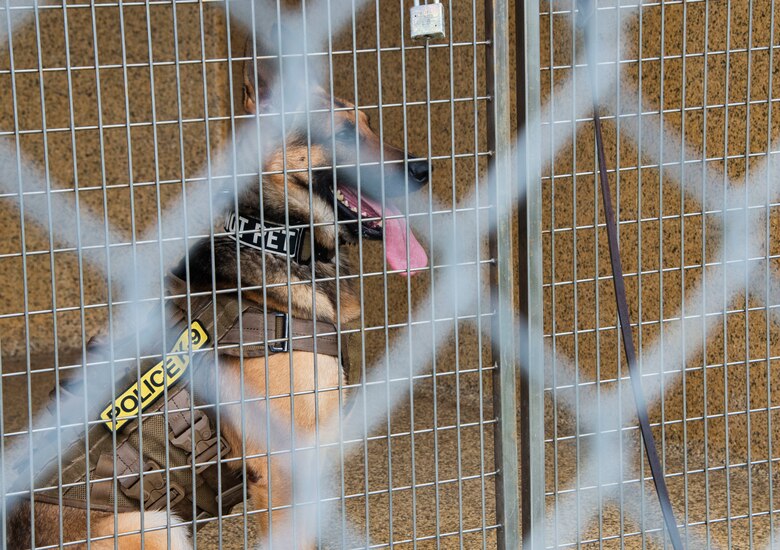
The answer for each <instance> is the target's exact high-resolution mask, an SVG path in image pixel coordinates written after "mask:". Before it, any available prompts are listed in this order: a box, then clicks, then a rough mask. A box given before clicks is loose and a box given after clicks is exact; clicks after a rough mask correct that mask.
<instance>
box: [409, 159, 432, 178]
mask: <svg viewBox="0 0 780 550" xmlns="http://www.w3.org/2000/svg"><path fill="white" fill-rule="evenodd" d="M409 175H410V176H412V177H413V178H414V179H415V180H417V182H418V183H425V182H427V181H428V178H429V177H430V172H429V170H428V159H419V158H410V159H409Z"/></svg>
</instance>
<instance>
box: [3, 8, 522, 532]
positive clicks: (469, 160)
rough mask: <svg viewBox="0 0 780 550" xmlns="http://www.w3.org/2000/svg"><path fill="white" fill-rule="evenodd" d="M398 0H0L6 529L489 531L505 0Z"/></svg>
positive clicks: (493, 505)
mask: <svg viewBox="0 0 780 550" xmlns="http://www.w3.org/2000/svg"><path fill="white" fill-rule="evenodd" d="M494 4H495V3H494ZM408 8H409V6H408V5H407V3H405V2H397V3H389V2H388V3H385V2H383V3H381V4H380V3H378V2H376V3H369V2H360V1H357V2H355V1H353V2H319V3H307V2H302V3H300V2H289V3H274V2H227V3H225V2H218V1H201V2H193V1H188V0H184V1H179V0H176V1H174V2H168V1H166V2H121V1H120V2H84V3H79V2H62V3H37V2H36V3H32V4H30V3H27V2H7V3H5V4H4V5H3V6H2V7H0V28H2V31H0V38H1V39H2V48H1V49H0V89H2V93H0V98H2V99H1V100H0V166H2V176H0V179H1V180H2V182H1V183H0V185H2V187H0V209H2V212H3V216H4V219H5V220H6V223H5V224H3V229H2V232H3V233H2V238H0V243H2V244H1V245H0V246H2V250H0V265H2V271H3V272H4V282H5V284H4V285H3V290H2V292H1V293H0V303H2V310H1V311H0V327H1V328H2V352H3V355H2V376H1V377H0V380H2V405H1V406H0V409H1V411H0V412H1V413H2V418H1V420H0V422H2V438H0V461H1V462H2V464H3V477H2V480H1V483H0V486H1V487H2V492H3V494H4V501H3V506H2V515H3V518H2V525H3V527H2V533H3V536H2V541H3V542H4V544H5V546H6V547H8V548H15V547H20V548H21V547H29V546H31V545H32V546H34V547H36V548H59V547H68V546H70V547H81V546H80V545H84V546H86V547H91V548H102V547H119V548H122V547H136V546H135V545H140V546H141V547H146V548H165V547H169V548H187V547H190V545H191V546H194V547H198V546H200V547H203V548H213V547H217V546H219V547H224V548H233V547H235V548H241V547H244V548H246V547H254V546H255V545H257V544H261V543H263V542H266V543H271V544H272V545H273V547H282V548H283V547H296V548H298V547H308V546H313V545H316V544H319V545H322V546H329V547H355V548H362V547H368V546H371V547H383V546H390V545H396V544H398V545H410V546H415V547H416V546H436V547H439V546H441V545H445V546H450V545H452V546H460V547H492V546H495V545H496V544H497V540H498V534H497V533H498V531H499V528H500V527H501V520H500V518H499V517H498V515H497V499H498V500H501V498H502V497H501V495H500V494H499V495H498V496H497V492H496V487H497V486H498V485H497V481H498V480H499V478H500V477H501V475H500V472H501V471H502V470H501V468H500V464H501V460H500V459H497V458H496V457H495V456H494V439H495V434H496V431H497V430H499V431H500V430H506V431H507V432H508V433H511V432H513V431H514V422H506V423H504V424H501V423H500V422H499V417H498V416H497V413H496V412H494V405H495V403H494V390H495V391H496V392H497V393H496V395H498V396H499V397H498V401H501V395H502V394H501V392H500V387H501V385H500V384H499V383H494V376H495V374H496V372H497V367H496V365H495V362H494V359H493V354H492V351H491V345H492V344H495V343H496V342H497V338H494V337H493V335H492V326H493V325H494V324H495V322H496V318H497V316H498V313H497V311H496V308H495V306H494V299H495V291H494V290H493V289H492V288H491V284H490V282H491V278H492V277H493V276H494V274H493V271H494V269H495V268H494V264H495V259H496V254H497V252H496V246H491V238H490V235H491V234H492V232H493V229H492V228H494V227H495V223H496V219H497V216H498V212H499V210H501V209H500V208H497V206H496V205H497V202H496V191H495V189H496V188H495V187H494V186H491V185H489V178H488V161H489V159H490V157H491V156H492V155H493V154H494V153H495V151H496V147H495V143H496V137H495V136H496V135H497V130H496V128H497V127H501V128H503V129H502V130H501V132H502V134H501V136H502V138H501V139H502V140H503V141H502V143H501V144H500V146H501V147H503V148H506V147H507V146H508V132H507V131H506V128H507V127H508V126H507V125H508V114H509V113H508V105H509V104H508V96H507V95H506V94H507V92H508V78H507V73H506V71H507V70H508V66H507V61H508V59H504V61H503V64H502V65H501V66H500V67H498V71H499V82H500V83H501V85H502V90H503V91H502V92H500V94H503V99H502V101H504V104H503V107H502V109H504V111H499V112H497V111H496V107H495V106H494V105H491V104H489V101H488V100H489V99H491V98H492V99H493V100H495V99H496V94H495V89H494V88H495V83H494V82H491V81H490V80H489V78H488V76H489V75H490V76H494V75H495V74H496V67H495V62H494V57H495V56H494V55H493V54H492V53H491V52H492V50H491V49H490V48H489V47H488V46H489V44H490V43H491V41H494V40H495V39H496V37H495V36H491V35H490V33H492V32H493V31H494V29H498V32H500V33H506V32H507V28H508V27H507V25H506V21H507V20H508V19H507V16H508V13H509V9H508V4H504V3H498V4H496V5H492V7H491V9H485V5H484V4H483V3H481V2H476V1H475V2H463V3H458V4H457V5H452V6H449V5H448V6H446V8H448V9H446V10H443V11H442V13H443V14H444V17H445V18H444V20H443V29H444V31H445V36H446V37H445V38H436V39H434V40H431V41H424V42H417V41H412V40H411V39H410V29H409V24H410V23H409V21H410V20H409V11H408ZM496 9H497V10H498V11H499V13H498V14H496V13H495V12H494V10H496ZM494 17H500V18H501V23H500V24H499V25H493V24H491V21H492V20H493V19H494ZM498 39H499V40H500V42H501V43H505V44H509V37H508V35H507V36H502V35H499V36H498ZM504 53H506V51H505V52H504ZM510 204H511V203H510ZM502 246H505V245H503V244H501V245H499V246H498V249H499V250H500V253H501V254H502V255H503V257H511V255H510V256H507V249H503V250H502V249H501V247H502ZM508 276H510V277H511V273H509V274H508ZM513 372H514V371H511V370H510V374H512V373H513ZM512 395H513V388H512ZM515 463H516V461H515ZM515 474H516V472H515ZM508 483H509V486H510V487H511V486H512V484H514V485H515V494H516V484H517V476H516V475H510V476H509V477H508ZM503 486H507V485H506V484H504V485H503ZM499 492H500V491H499ZM236 503H237V505H236ZM85 510H90V512H89V513H87V512H85Z"/></svg>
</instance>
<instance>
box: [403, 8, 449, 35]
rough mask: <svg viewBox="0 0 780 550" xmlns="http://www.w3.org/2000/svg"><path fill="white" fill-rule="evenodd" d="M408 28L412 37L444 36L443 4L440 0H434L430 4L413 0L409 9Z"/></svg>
mask: <svg viewBox="0 0 780 550" xmlns="http://www.w3.org/2000/svg"><path fill="white" fill-rule="evenodd" d="M426 2H427V0H426ZM409 29H410V30H411V34H412V38H417V39H423V38H424V39H426V40H427V39H431V38H444V36H445V35H444V4H442V3H441V2H440V0H434V1H433V3H432V4H427V3H426V4H420V0H414V6H412V8H411V10H410V11H409Z"/></svg>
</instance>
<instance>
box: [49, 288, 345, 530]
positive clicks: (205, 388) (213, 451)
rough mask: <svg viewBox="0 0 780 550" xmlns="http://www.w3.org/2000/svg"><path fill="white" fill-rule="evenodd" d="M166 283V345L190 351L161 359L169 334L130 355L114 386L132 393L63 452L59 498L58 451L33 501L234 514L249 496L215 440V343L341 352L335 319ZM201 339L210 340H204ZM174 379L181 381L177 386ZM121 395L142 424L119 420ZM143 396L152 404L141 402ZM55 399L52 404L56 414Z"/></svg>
mask: <svg viewBox="0 0 780 550" xmlns="http://www.w3.org/2000/svg"><path fill="white" fill-rule="evenodd" d="M167 283H168V284H167V286H168V289H169V291H170V292H171V294H172V295H173V296H170V297H169V298H167V299H166V302H167V304H166V307H167V310H166V321H167V323H168V326H169V329H168V330H167V332H166V337H165V341H166V344H167V346H168V347H169V349H170V345H171V342H176V343H177V345H179V346H180V347H183V348H184V350H183V351H182V350H179V349H177V348H176V347H174V350H175V351H174V350H171V351H169V352H168V353H167V354H166V355H167V358H166V357H163V356H161V355H159V350H160V349H162V340H163V338H162V335H160V336H161V338H160V339H159V341H158V342H156V343H155V344H156V347H154V346H149V347H148V348H145V349H154V350H155V352H156V353H157V355H152V356H145V357H144V359H143V360H142V361H141V364H140V367H138V363H137V362H136V361H133V362H132V366H133V368H132V369H127V370H126V372H125V375H124V376H122V377H120V378H118V379H117V383H116V387H117V388H118V389H119V390H122V389H125V388H126V389H125V392H124V393H121V394H117V397H115V399H114V400H112V403H110V404H108V407H107V408H105V410H104V411H103V414H104V416H100V415H98V414H97V413H98V411H99V410H100V409H94V407H93V408H92V409H90V412H89V415H90V420H91V421H92V420H99V419H100V418H103V419H106V420H105V422H102V423H99V424H95V425H93V426H92V427H91V428H90V429H89V431H88V444H89V445H88V451H87V449H86V447H87V446H86V445H85V442H84V438H83V437H82V438H79V441H77V442H76V443H74V444H73V445H71V446H70V447H69V448H68V449H67V450H65V451H64V452H63V457H62V462H61V463H62V465H63V467H62V474H61V476H62V477H61V488H62V498H60V496H59V490H58V488H57V486H58V485H60V478H59V475H58V468H57V466H58V460H57V457H54V458H53V459H52V460H51V461H50V462H49V463H48V464H47V466H46V467H45V468H44V470H43V471H44V474H43V476H39V479H40V480H41V481H45V483H42V484H38V486H39V487H41V486H43V487H50V488H49V489H46V490H43V491H36V494H35V500H36V501H40V502H47V503H51V504H58V505H64V506H74V507H79V508H87V504H89V509H91V510H101V511H105V512H114V510H116V511H118V512H127V511H137V510H139V509H140V507H141V501H142V502H143V508H144V510H162V509H166V508H170V510H171V511H174V512H176V513H177V514H178V515H179V516H180V517H181V518H182V519H185V520H191V519H193V518H201V517H209V516H217V515H218V514H219V513H220V511H221V512H223V513H224V512H228V511H229V510H230V509H231V508H232V507H233V506H234V505H235V504H238V503H239V502H242V501H243V494H244V491H243V479H242V476H241V472H240V469H236V468H227V467H226V466H225V464H224V463H223V462H221V461H220V459H221V458H224V457H226V455H227V453H228V452H229V451H230V446H229V445H228V443H227V442H226V441H225V440H224V438H221V437H217V430H216V429H215V426H216V425H217V422H216V415H215V409H216V406H215V403H216V400H217V397H216V396H215V395H213V394H214V393H215V391H214V375H213V373H214V371H215V366H216V361H215V358H214V351H215V349H216V350H217V351H218V352H219V354H227V355H233V356H239V355H241V356H243V357H261V356H264V355H265V353H266V352H267V353H269V354H273V353H286V352H288V351H290V350H297V351H306V352H313V353H315V352H316V353H317V354H321V355H330V356H334V357H338V356H339V337H338V335H337V329H336V327H335V326H334V325H333V324H331V323H328V322H324V321H313V320H311V319H297V318H292V317H289V316H288V315H287V314H283V313H279V312H268V313H266V312H264V311H263V308H262V306H260V305H258V304H257V303H255V302H251V301H248V300H246V299H244V300H242V302H241V303H240V304H239V300H238V296H237V294H236V293H232V294H221V293H220V294H216V299H215V298H214V295H213V294H210V295H207V296H198V297H190V299H189V300H188V298H187V297H186V296H183V293H184V290H185V289H186V286H185V283H184V281H182V280H181V279H178V278H176V277H174V276H169V278H168V281H167ZM188 305H189V307H187V306H188ZM188 311H189V312H190V315H189V316H188V314H187V312H188ZM196 329H197V330H196ZM314 334H316V335H317V336H316V338H314V337H313V335H314ZM202 335H205V336H206V337H207V338H206V339H205V340H203V339H201V336H202ZM266 335H267V336H266ZM196 340H197V342H196ZM315 348H316V351H315ZM88 352H89V355H88V358H89V362H92V361H93V360H94V359H95V358H96V357H97V358H98V359H99V358H100V356H101V355H102V356H105V345H104V344H101V343H100V342H98V341H93V342H90V347H89V350H88ZM346 354H347V346H346V342H345V343H344V345H343V346H341V356H342V359H343V362H342V363H343V365H344V367H345V368H346V365H347V364H348V359H347V355H346ZM155 369H157V370H155ZM187 370H189V372H187ZM139 372H140V374H141V377H140V378H139V377H138V374H139ZM174 376H181V378H180V379H178V380H177V381H175V382H173V383H171V382H170V380H172V379H173V377H174ZM166 377H167V378H166ZM139 380H140V381H139ZM163 380H168V382H167V385H165V383H162V385H164V386H165V388H164V390H160V389H159V388H160V386H161V382H162V381H163ZM190 380H191V382H190ZM155 384H157V385H156V386H155ZM88 385H89V382H88V381H87V382H86V383H84V382H79V381H78V380H76V381H75V382H74V381H73V380H64V381H61V383H60V387H59V392H60V394H61V395H82V394H86V395H89V389H88ZM144 386H146V387H144ZM85 388H86V389H85ZM153 390H155V391H157V392H158V393H160V392H162V394H167V400H166V399H164V398H163V399H156V400H155V399H154V394H153V393H152V391H153ZM144 392H147V393H146V394H145V393H144ZM52 394H54V392H52ZM122 396H125V398H123V399H122V401H126V402H128V403H130V404H132V403H133V402H136V403H137V404H138V408H139V409H140V411H141V418H142V420H141V424H142V425H143V429H142V430H139V422H138V414H137V411H136V412H135V413H134V414H133V415H132V416H126V417H124V418H122V419H120V416H121V415H122V414H123V413H121V404H120V398H122ZM146 396H149V399H150V402H149V404H148V405H146V404H141V403H143V402H144V399H146ZM158 397H159V395H158ZM53 404H54V401H53V400H52V404H51V405H50V410H52V407H53ZM103 405H104V406H105V405H106V404H103ZM131 409H132V408H131ZM111 411H114V413H113V414H112V413H111ZM82 433H83V428H82ZM114 438H116V442H115V443H114ZM139 449H143V452H140V450H139ZM87 465H88V470H89V471H88V472H87ZM142 471H143V476H140V475H139V474H140V473H141V472H142ZM115 479H116V489H117V490H116V491H115V486H114V480H115ZM141 479H142V480H143V481H141ZM142 485H143V487H142ZM141 497H143V499H142V498H141Z"/></svg>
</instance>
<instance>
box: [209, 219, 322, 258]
mask: <svg viewBox="0 0 780 550" xmlns="http://www.w3.org/2000/svg"><path fill="white" fill-rule="evenodd" d="M225 231H226V232H227V234H228V237H230V238H231V239H233V240H234V241H235V240H237V241H238V242H239V243H240V244H241V245H243V246H248V247H250V248H254V249H256V250H261V251H263V252H268V253H270V254H276V255H277V256H287V257H289V258H290V260H291V261H293V262H296V263H299V264H308V263H309V262H310V261H311V249H312V246H311V231H310V230H309V228H307V227H287V226H285V225H283V224H279V223H273V222H269V221H268V220H264V221H263V222H261V221H260V220H259V219H257V218H253V217H252V216H247V215H244V214H239V213H237V212H230V213H229V214H228V216H227V218H225ZM236 237H238V238H236ZM332 257H333V254H332V252H331V251H330V250H328V249H326V248H323V247H321V246H317V243H316V241H315V243H314V259H315V260H317V261H330V259H331V258H332Z"/></svg>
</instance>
